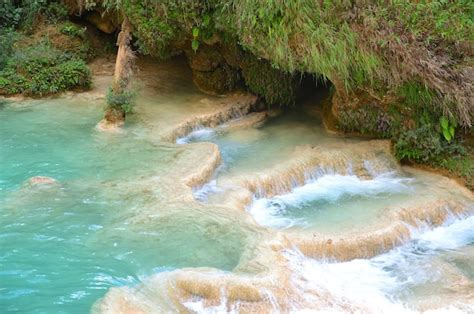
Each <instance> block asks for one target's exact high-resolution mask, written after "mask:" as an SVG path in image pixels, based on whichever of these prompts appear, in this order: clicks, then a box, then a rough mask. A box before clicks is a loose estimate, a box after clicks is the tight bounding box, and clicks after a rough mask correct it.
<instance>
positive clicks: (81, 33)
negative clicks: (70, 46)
mask: <svg viewBox="0 0 474 314" xmlns="http://www.w3.org/2000/svg"><path fill="white" fill-rule="evenodd" d="M60 32H61V33H62V34H64V35H68V36H71V37H79V38H81V39H84V38H85V32H86V28H85V27H79V26H78V25H76V24H73V23H71V22H66V23H64V24H63V25H62V26H61V29H60Z"/></svg>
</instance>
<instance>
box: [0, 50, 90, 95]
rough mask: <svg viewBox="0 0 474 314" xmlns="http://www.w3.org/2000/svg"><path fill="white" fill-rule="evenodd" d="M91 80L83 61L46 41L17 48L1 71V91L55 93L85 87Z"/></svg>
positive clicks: (29, 93)
mask: <svg viewBox="0 0 474 314" xmlns="http://www.w3.org/2000/svg"><path fill="white" fill-rule="evenodd" d="M90 83H91V81H90V71H89V69H88V67H87V65H86V64H85V62H84V61H83V60H80V59H77V58H76V57H74V55H71V54H69V53H66V52H62V51H59V50H57V49H55V48H53V47H52V46H51V45H49V44H48V43H47V42H42V43H41V44H40V45H38V46H33V47H27V48H25V49H22V50H19V51H16V52H15V53H14V54H13V55H12V56H11V57H10V58H9V59H8V61H7V64H6V66H5V68H4V69H3V70H2V71H0V93H1V94H18V93H24V94H27V95H46V94H55V93H59V92H62V91H65V90H68V89H71V88H76V87H80V88H88V87H89V86H90Z"/></svg>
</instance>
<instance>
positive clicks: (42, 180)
mask: <svg viewBox="0 0 474 314" xmlns="http://www.w3.org/2000/svg"><path fill="white" fill-rule="evenodd" d="M55 184H57V181H56V179H54V178H51V177H46V176H35V177H31V178H29V179H28V180H27V181H26V185H27V186H29V187H35V186H51V185H55Z"/></svg>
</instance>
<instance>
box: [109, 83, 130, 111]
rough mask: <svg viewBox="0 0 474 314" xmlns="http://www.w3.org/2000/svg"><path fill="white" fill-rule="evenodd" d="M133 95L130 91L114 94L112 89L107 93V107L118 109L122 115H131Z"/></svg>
mask: <svg viewBox="0 0 474 314" xmlns="http://www.w3.org/2000/svg"><path fill="white" fill-rule="evenodd" d="M134 99H135V93H134V92H132V91H123V92H122V93H120V94H116V93H115V92H114V91H113V90H112V88H109V91H108V92H107V105H108V106H109V107H111V108H115V109H120V110H122V111H123V112H124V113H126V114H127V113H131V112H132V111H133V105H134Z"/></svg>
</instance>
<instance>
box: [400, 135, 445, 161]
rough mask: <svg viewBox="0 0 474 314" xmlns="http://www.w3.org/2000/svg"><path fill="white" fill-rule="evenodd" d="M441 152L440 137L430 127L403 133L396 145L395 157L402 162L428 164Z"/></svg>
mask: <svg viewBox="0 0 474 314" xmlns="http://www.w3.org/2000/svg"><path fill="white" fill-rule="evenodd" d="M441 152H442V146H441V142H440V139H439V135H438V134H437V133H436V132H433V129H432V128H430V126H423V127H421V128H418V129H415V130H409V131H405V132H403V133H402V134H401V135H400V138H399V139H398V141H397V142H396V144H395V156H397V158H398V159H400V160H411V161H416V162H421V163H426V162H428V161H430V160H432V159H433V158H434V157H436V156H438V155H440V154H441Z"/></svg>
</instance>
